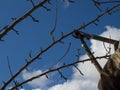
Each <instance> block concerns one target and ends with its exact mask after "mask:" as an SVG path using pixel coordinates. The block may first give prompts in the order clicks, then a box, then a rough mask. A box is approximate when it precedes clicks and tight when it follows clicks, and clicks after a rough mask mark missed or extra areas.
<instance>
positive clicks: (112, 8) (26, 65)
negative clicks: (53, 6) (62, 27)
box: [0, 0, 120, 90]
mask: <svg viewBox="0 0 120 90" xmlns="http://www.w3.org/2000/svg"><path fill="white" fill-rule="evenodd" d="M47 1H48V0H44V1H43V2H41V3H40V4H39V5H38V6H37V7H36V8H38V7H39V6H40V5H42V4H44V3H46V2H47ZM119 6H120V4H118V5H115V6H113V7H111V8H110V9H108V10H109V11H112V10H114V9H116V8H118V7H119ZM33 11H34V9H32V10H30V11H29V13H32V12H33ZM106 12H107V11H105V12H103V13H101V14H100V15H98V16H97V17H95V18H94V19H93V20H91V21H89V22H88V23H86V24H84V26H83V25H82V26H80V27H79V28H77V29H75V30H82V29H84V28H85V27H87V26H89V25H91V24H93V22H95V21H98V20H99V19H100V18H101V17H103V16H104V15H106V14H107V13H106ZM29 13H28V14H27V16H28V15H29ZM25 16H26V14H25ZM22 20H23V19H22ZM20 21H21V19H20V20H17V23H18V22H20ZM17 23H14V24H13V25H12V26H10V27H9V29H6V30H5V32H4V33H3V34H0V39H1V38H2V37H3V36H4V35H5V34H6V33H7V32H8V31H10V29H11V27H12V28H13V27H14V26H15V25H16V24H17ZM75 30H73V31H71V32H69V33H67V34H65V35H63V36H62V37H60V38H59V39H58V40H56V41H55V42H52V43H51V44H50V45H49V46H48V47H46V48H45V49H43V50H42V51H40V52H39V53H38V54H37V55H36V56H34V57H33V58H32V59H31V60H30V61H29V62H28V63H26V64H25V65H23V66H22V68H20V69H19V70H18V71H17V72H16V73H15V74H14V75H13V77H11V78H10V79H8V81H6V83H5V84H4V85H3V86H2V87H1V88H0V89H1V90H5V88H6V87H7V85H8V84H10V83H11V81H12V80H13V79H14V78H16V77H17V76H18V75H19V74H20V73H21V72H22V71H23V70H24V69H26V68H27V67H28V66H29V65H30V64H31V63H33V62H34V61H35V60H37V59H38V58H39V57H40V56H41V55H42V54H43V53H45V52H46V51H48V50H49V49H50V48H51V47H53V46H54V45H56V44H57V43H59V42H60V41H61V40H63V39H65V38H66V37H68V36H70V35H72V34H73V33H74V32H75ZM24 83H25V82H24Z"/></svg>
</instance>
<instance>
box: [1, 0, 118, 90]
mask: <svg viewBox="0 0 120 90" xmlns="http://www.w3.org/2000/svg"><path fill="white" fill-rule="evenodd" d="M33 1H34V2H35V4H37V3H38V2H39V1H41V0H33ZM46 6H47V7H48V8H50V9H51V11H49V12H47V11H46V10H45V9H43V8H39V9H38V10H36V11H35V12H33V13H32V15H33V16H34V17H35V18H36V19H38V20H39V23H36V22H33V21H32V19H31V18H30V17H27V18H26V19H25V20H23V21H22V22H20V23H19V24H17V25H16V26H15V29H16V30H18V31H19V33H20V34H19V35H16V33H15V32H13V31H10V32H9V33H8V35H6V36H5V37H4V38H3V39H4V40H5V41H4V42H0V61H1V63H0V72H1V75H0V83H1V84H0V85H2V81H6V80H8V78H9V77H10V73H9V69H8V65H7V56H8V57H9V60H10V64H11V68H12V71H13V73H15V72H16V71H17V70H18V69H19V68H21V67H22V66H23V65H24V64H25V63H26V62H25V59H28V58H29V56H28V55H29V52H32V56H35V55H36V54H37V53H38V52H39V51H40V49H41V48H43V49H44V48H46V47H47V46H48V45H50V44H51V43H52V40H51V37H50V31H51V29H52V28H53V27H54V23H55V13H56V12H55V9H56V8H55V6H56V5H55V0H52V4H51V5H48V4H46ZM31 7H32V6H31V3H30V2H27V1H26V0H12V1H10V0H1V1H0V11H1V14H0V29H2V28H3V27H4V26H6V25H9V24H11V23H12V19H11V18H14V17H16V18H18V17H20V16H21V15H23V14H24V13H25V12H27V11H28V10H29V9H30V8H31ZM104 7H105V6H102V8H104ZM109 7H110V5H109ZM98 14H100V12H99V11H98V9H97V8H96V7H95V6H94V5H93V3H92V1H91V0H75V3H72V4H70V3H67V2H66V3H63V2H62V0H58V22H57V27H56V30H55V33H54V34H55V39H57V38H59V37H60V36H61V32H63V33H64V34H66V33H68V32H70V31H72V30H74V29H76V28H78V27H80V26H81V25H82V24H84V23H87V22H88V21H90V20H92V19H94V17H95V16H96V15H98ZM119 16H120V12H117V13H115V14H113V15H112V16H110V15H106V16H104V17H103V18H102V19H101V20H100V23H99V25H98V26H97V27H96V26H95V25H90V26H88V27H87V28H86V29H85V30H83V31H85V32H87V33H91V34H97V35H99V34H101V33H102V32H104V31H106V28H105V26H107V25H108V26H111V28H112V27H115V28H117V29H118V28H120V25H119V19H120V17H119ZM107 29H108V28H107ZM111 34H112V33H111ZM63 42H64V44H61V43H59V44H57V45H55V46H54V47H53V48H51V49H50V50H48V51H47V52H46V53H44V54H43V55H42V56H41V58H42V59H41V60H40V61H39V60H36V61H35V62H34V63H32V64H31V65H30V66H29V70H30V72H33V71H37V70H40V71H44V70H46V69H48V68H50V67H51V66H52V65H53V64H54V63H55V62H56V61H57V60H58V59H59V58H60V57H61V56H62V55H63V54H64V53H65V51H66V50H67V47H68V45H69V43H70V42H71V49H70V51H69V53H68V54H67V56H66V57H65V58H64V59H63V60H62V61H61V62H60V64H59V65H61V64H62V63H70V62H73V61H75V60H76V56H75V55H76V54H77V49H78V48H81V46H80V42H79V40H76V39H74V38H73V37H72V36H70V37H68V38H66V39H65V40H63ZM81 53H82V54H84V51H83V50H81ZM66 70H67V72H66ZM63 72H64V74H65V76H66V77H68V78H69V80H71V78H72V75H73V74H72V73H73V69H72V68H71V69H70V68H69V69H65V70H63ZM26 73H28V74H29V72H26ZM24 74H25V73H24ZM57 75H58V74H56V73H53V74H51V75H50V77H51V78H50V81H48V82H49V83H48V84H47V85H43V86H44V88H45V87H51V86H53V85H55V84H58V83H64V80H61V78H60V76H58V77H57ZM22 76H24V75H23V74H21V75H20V76H19V77H18V78H17V80H18V81H21V79H23V78H22ZM53 76H54V77H55V78H54V77H53ZM41 87H42V86H41ZM25 88H26V90H29V89H32V88H37V87H34V86H33V87H32V86H31V85H25ZM28 88H29V89H28ZM39 88H40V87H39ZM50 90H55V89H50Z"/></svg>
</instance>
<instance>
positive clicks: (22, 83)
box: [10, 55, 110, 90]
mask: <svg viewBox="0 0 120 90" xmlns="http://www.w3.org/2000/svg"><path fill="white" fill-rule="evenodd" d="M107 57H110V55H108V56H106V55H105V56H100V57H95V59H100V58H107ZM87 61H91V59H90V58H88V59H84V60H79V61H78V60H76V61H75V62H73V63H70V64H64V65H62V66H60V67H58V68H54V69H49V70H48V71H45V72H43V73H41V74H39V75H37V76H34V77H32V78H30V79H27V80H25V81H23V82H21V83H19V84H17V86H14V87H12V88H11V89H10V90H14V89H15V88H17V87H20V86H21V85H24V84H25V83H27V82H30V81H32V80H34V79H37V78H40V77H41V76H44V75H46V74H49V73H51V72H55V71H58V70H60V69H63V68H66V67H70V66H73V65H75V64H78V63H83V62H87Z"/></svg>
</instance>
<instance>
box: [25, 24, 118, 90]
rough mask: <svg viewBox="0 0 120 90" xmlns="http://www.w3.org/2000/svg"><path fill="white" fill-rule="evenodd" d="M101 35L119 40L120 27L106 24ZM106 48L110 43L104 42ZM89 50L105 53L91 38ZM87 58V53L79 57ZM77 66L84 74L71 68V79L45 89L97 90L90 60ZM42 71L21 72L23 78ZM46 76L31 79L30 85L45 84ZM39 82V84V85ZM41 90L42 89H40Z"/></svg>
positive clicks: (98, 54)
mask: <svg viewBox="0 0 120 90" xmlns="http://www.w3.org/2000/svg"><path fill="white" fill-rule="evenodd" d="M101 36H104V37H111V38H112V39H116V40H120V29H117V28H115V27H110V26H106V31H104V32H103V33H102V34H101ZM105 46H106V48H108V47H109V46H110V45H109V44H107V43H105ZM90 48H91V51H93V52H95V53H94V55H95V56H101V55H105V54H106V50H105V48H104V46H103V42H100V41H95V40H91V46H90ZM111 48H112V50H111V53H113V51H114V49H113V45H111ZM85 58H88V57H87V55H83V56H82V57H81V58H80V59H85ZM99 63H100V64H101V65H102V66H104V64H105V63H106V60H99ZM78 68H79V69H80V70H82V72H83V73H84V76H81V75H80V74H79V72H78V71H77V70H75V69H73V71H74V73H73V75H72V79H71V80H68V81H67V82H64V83H63V84H57V85H54V86H52V87H49V88H48V89H47V90H98V89H97V83H98V80H99V78H100V77H99V74H98V72H97V70H96V68H95V67H94V65H93V64H91V62H85V63H80V64H78ZM38 72H39V73H42V72H41V71H35V72H31V73H30V72H27V71H25V72H24V73H23V77H24V79H27V78H30V77H31V76H34V75H36V74H38ZM46 83H47V82H46V78H45V77H42V78H41V79H40V80H36V81H32V82H30V83H29V84H30V85H31V86H32V87H36V86H39V87H40V88H41V87H45V86H46V85H47V84H46ZM40 84H41V85H40ZM34 90H41V89H34ZM42 90H43V89H42Z"/></svg>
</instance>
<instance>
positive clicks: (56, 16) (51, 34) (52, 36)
mask: <svg viewBox="0 0 120 90" xmlns="http://www.w3.org/2000/svg"><path fill="white" fill-rule="evenodd" d="M57 22H58V0H56V14H55V23H54V27H53V29H52V30H51V31H50V36H51V38H52V40H53V41H55V38H54V35H53V33H54V32H55V30H56V27H57Z"/></svg>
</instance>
